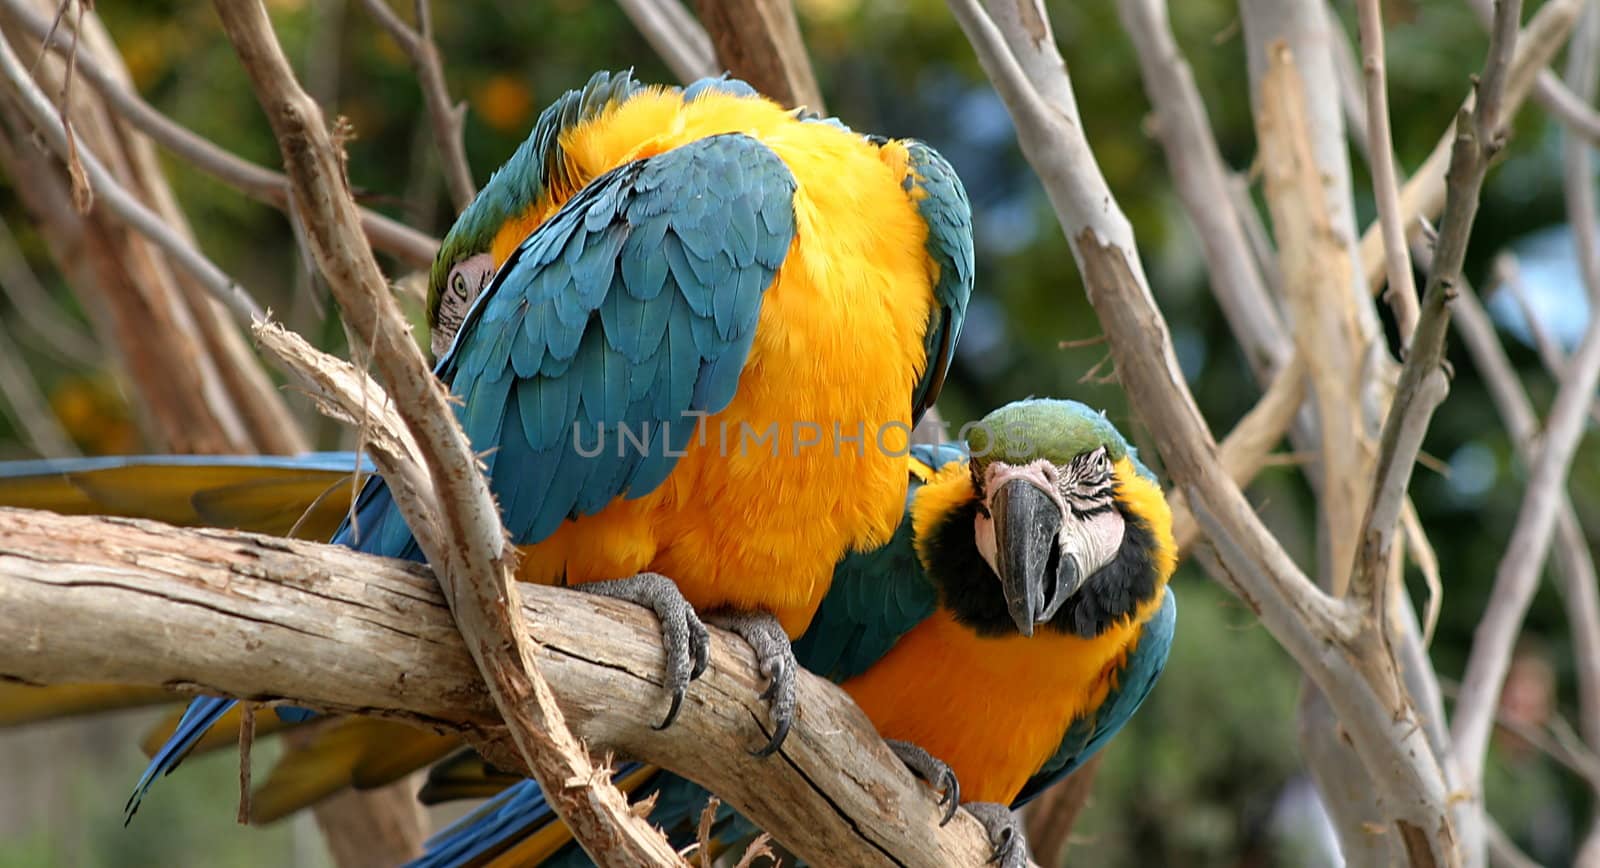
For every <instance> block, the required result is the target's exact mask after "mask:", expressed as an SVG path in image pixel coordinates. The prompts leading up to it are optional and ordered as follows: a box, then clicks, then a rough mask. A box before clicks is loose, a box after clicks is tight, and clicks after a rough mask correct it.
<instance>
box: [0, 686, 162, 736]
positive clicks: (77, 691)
mask: <svg viewBox="0 0 1600 868" xmlns="http://www.w3.org/2000/svg"><path fill="white" fill-rule="evenodd" d="M180 698H181V697H180V696H179V695H178V694H176V693H173V692H172V691H170V690H163V689H162V688H159V687H128V686H125V685H121V684H52V685H50V686H47V687H34V686H31V685H25V684H13V683H10V682H0V727H8V726H22V725H23V724H27V723H36V722H39V721H43V720H54V719H56V718H61V717H77V716H79V715H84V714H94V713H97V712H102V711H115V710H117V709H121V708H139V707H142V706H146V705H160V704H161V703H163V702H175V701H177V700H179V699H180Z"/></svg>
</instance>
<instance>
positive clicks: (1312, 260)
mask: <svg viewBox="0 0 1600 868" xmlns="http://www.w3.org/2000/svg"><path fill="white" fill-rule="evenodd" d="M1259 82H1260V84H1259V89H1258V93H1257V96H1256V112H1255V115H1256V140H1257V143H1258V146H1259V148H1260V152H1259V159H1260V164H1261V171H1262V178H1263V182H1264V186H1265V189H1266V198H1267V205H1268V209H1269V210H1270V212H1271V214H1272V224H1273V229H1274V230H1275V231H1274V234H1275V236H1276V238H1277V241H1278V260H1279V265H1280V269H1281V271H1282V273H1283V287H1282V290H1283V294H1284V296H1285V298H1286V300H1287V302H1288V307H1289V314H1290V319H1291V320H1292V321H1293V323H1294V332H1293V333H1294V342H1295V347H1296V349H1297V350H1298V351H1299V355H1300V357H1301V358H1302V359H1304V360H1305V362H1306V368H1307V370H1308V372H1309V373H1310V378H1311V395H1312V398H1313V399H1314V403H1315V406H1316V411H1317V413H1316V417H1317V422H1318V436H1317V438H1316V442H1317V443H1318V444H1319V448H1318V450H1317V455H1318V464H1319V467H1320V478H1321V480H1322V486H1321V494H1322V496H1321V497H1320V498H1319V499H1318V509H1319V511H1320V514H1321V515H1320V525H1321V527H1322V535H1323V548H1324V551H1325V553H1326V554H1325V557H1326V561H1325V565H1324V569H1325V570H1326V578H1325V579H1324V585H1325V586H1327V587H1331V588H1332V589H1333V590H1334V593H1336V594H1337V593H1341V592H1342V591H1343V589H1344V577H1345V576H1347V575H1348V574H1349V570H1350V564H1351V563H1352V561H1353V560H1354V552H1355V548H1356V539H1357V537H1356V530H1357V526H1358V525H1359V523H1360V521H1361V509H1362V504H1363V503H1364V502H1365V500H1366V496H1367V491H1366V486H1367V485H1368V480H1369V469H1368V467H1369V464H1370V461H1371V458H1370V456H1369V454H1368V452H1367V449H1366V448H1365V447H1366V444H1365V442H1364V441H1365V438H1366V430H1365V424H1364V421H1363V415H1364V414H1363V413H1362V412H1361V409H1362V400H1361V398H1362V386H1363V377H1362V375H1363V373H1365V372H1364V371H1363V367H1364V365H1363V359H1364V357H1365V356H1366V355H1367V347H1368V341H1367V340H1366V337H1365V335H1364V334H1363V333H1362V328H1361V310H1360V307H1361V306H1362V305H1364V304H1368V302H1367V300H1366V299H1365V298H1359V297H1357V296H1356V295H1355V294H1354V293H1352V292H1350V286H1351V285H1352V284H1351V281H1352V280H1353V274H1354V264H1353V263H1352V262H1351V261H1350V245H1349V244H1347V243H1345V241H1344V240H1343V239H1341V237H1340V235H1339V233H1338V231H1337V224H1336V222H1335V221H1336V219H1337V216H1336V215H1337V214H1338V213H1339V210H1338V209H1337V208H1335V207H1334V204H1335V203H1334V197H1333V196H1332V195H1330V193H1329V191H1328V189H1327V188H1328V183H1327V181H1326V180H1325V176H1324V173H1323V170H1322V169H1321V168H1319V166H1318V162H1317V160H1318V155H1317V151H1316V147H1315V140H1314V139H1313V137H1312V129H1313V127H1312V124H1313V121H1314V120H1315V117H1314V114H1313V113H1312V112H1311V111H1310V106H1309V104H1308V97H1307V91H1306V88H1305V80H1304V79H1303V78H1302V77H1301V75H1300V73H1299V70H1298V68H1297V65H1296V58H1294V57H1293V55H1292V54H1291V52H1290V49H1289V47H1288V44H1287V43H1285V42H1275V43H1273V44H1272V45H1270V46H1268V47H1267V52H1266V69H1265V70H1264V71H1262V72H1261V74H1260V75H1259Z"/></svg>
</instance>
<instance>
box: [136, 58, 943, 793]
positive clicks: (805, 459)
mask: <svg viewBox="0 0 1600 868" xmlns="http://www.w3.org/2000/svg"><path fill="white" fill-rule="evenodd" d="M972 272H973V265H972V240H971V215H970V209H969V207H968V204H967V200H966V194H965V192H964V191H963V190H962V187H961V184H960V181H959V180H958V179H957V177H956V175H955V173H954V172H953V171H952V170H951V168H950V166H949V165H948V164H947V163H946V162H945V161H944V160H943V158H941V157H940V156H939V155H938V154H937V153H936V152H934V151H933V150H932V149H931V148H929V147H927V146H926V145H924V144H922V143H920V142H917V141H913V140H890V139H885V138H882V137H878V136H864V135H861V134H858V133H855V132H853V131H851V130H850V129H848V128H847V127H845V126H844V125H843V124H841V123H839V122H838V121H834V120H827V119H821V118H818V117H815V116H813V115H810V114H808V113H807V112H805V111H804V110H801V111H789V110H785V109H783V108H781V107H779V106H778V105H777V104H775V103H773V102H771V101H770V100H767V99H764V98H762V97H760V96H759V95H758V94H756V93H755V92H754V91H753V90H752V89H751V88H750V87H749V86H748V85H746V84H744V83H743V82H739V81H733V80H729V79H726V78H719V79H706V80H703V81H700V82H698V83H696V84H694V85H691V86H689V87H687V88H676V87H649V86H644V85H641V84H640V83H638V82H637V81H635V80H634V79H633V78H632V76H631V75H630V74H626V73H623V74H608V73H600V74H597V75H596V76H594V77H593V78H592V79H591V80H590V81H589V83H588V84H587V85H586V86H585V87H584V88H582V89H581V90H576V91H571V92H568V93H567V94H566V95H564V96H563V97H562V98H561V99H559V100H558V101H557V102H556V103H555V104H554V105H552V106H551V107H550V108H549V109H547V110H546V111H545V112H544V113H543V114H542V115H541V117H540V119H539V121H538V123H537V124H536V125H535V127H534V130H533V132H532V133H531V134H530V136H529V137H528V139H527V141H525V142H524V143H523V144H522V146H521V147H520V148H518V150H517V152H516V153H515V154H514V155H513V156H512V157H511V159H510V160H509V161H508V162H507V163H506V164H505V165H504V166H502V167H501V168H500V169H499V170H498V171H497V172H496V173H495V174H494V176H493V178H491V180H490V181H489V183H488V184H487V185H486V186H485V187H484V189H483V190H482V191H481V192H480V193H479V194H478V196H477V197H476V198H475V199H474V200H473V202H472V203H471V204H469V205H468V206H467V208H466V210H465V211H464V212H463V213H462V214H461V215H460V217H459V218H458V219H457V221H456V223H455V225H454V226H453V227H452V228H451V229H450V232H449V233H448V234H447V235H446V237H445V239H444V241H443V244H442V246H441V249H440V252H439V255H438V258H437V259H436V261H435V263H434V267H433V269H432V273H431V278H430V285H429V298H430V305H429V311H430V324H432V325H434V326H435V329H436V333H435V335H434V341H435V344H434V347H435V350H436V352H438V354H439V362H438V365H437V367H436V369H435V373H436V374H437V375H438V376H439V378H440V379H441V380H442V381H443V382H444V383H445V384H446V385H447V386H448V387H449V389H450V391H451V393H452V394H453V395H454V396H455V397H456V398H458V399H459V400H460V404H459V405H458V408H457V417H458V419H459V420H460V422H461V424H462V426H463V428H464V429H465V431H466V434H467V436H468V438H469V439H470V441H471V443H472V445H473V447H474V448H475V450H476V451H477V452H478V453H479V454H480V455H482V456H483V462H484V464H485V467H486V470H487V473H488V476H489V483H490V489H491V491H492V492H493V493H494V495H495V497H496V499H497V501H498V503H499V507H500V510H501V517H502V519H503V521H504V523H505V526H506V528H507V530H508V531H509V532H510V534H511V537H512V540H513V542H514V543H515V544H517V545H518V546H519V548H520V550H521V557H520V559H519V572H518V578H519V579H521V580H523V581H531V582H541V583H547V584H550V583H563V584H568V585H574V586H581V587H583V588H584V589H585V590H589V591H592V592H595V593H603V594H607V595H610V596H614V597H619V598H622V599H627V600H631V601H633V602H635V603H639V604H641V605H645V606H648V607H649V608H651V609H653V610H654V611H655V612H656V614H657V615H658V616H659V617H660V620H661V624H662V636H663V644H664V646H665V649H666V652H667V658H668V665H667V678H666V688H667V690H668V692H669V694H670V699H671V704H670V708H669V710H668V711H667V713H666V716H665V720H664V721H663V724H662V725H663V726H665V725H667V724H669V723H670V722H671V721H672V720H673V718H674V717H675V716H676V715H677V712H678V709H679V708H680V705H681V702H682V699H683V695H684V692H685V690H686V689H687V686H688V683H689V682H690V681H691V680H692V679H693V678H695V677H696V676H697V675H698V674H699V673H700V671H701V670H703V668H704V666H705V654H706V641H707V638H706V632H705V628H704V626H703V625H702V624H701V621H700V618H699V616H698V615H697V614H696V612H697V610H699V611H706V612H708V613H710V615H709V617H712V618H714V619H715V620H716V621H717V622H718V623H721V624H722V625H723V626H726V627H728V628H730V629H732V630H734V631H735V632H737V633H738V634H740V635H741V636H743V637H744V638H745V639H746V641H748V642H749V643H750V644H751V646H752V648H753V649H754V650H755V652H756V657H757V660H758V661H759V664H760V667H761V670H762V672H763V674H764V675H765V676H766V677H767V678H768V679H770V681H771V686H770V688H769V689H768V691H767V694H766V696H768V697H769V698H770V700H771V708H772V724H773V725H772V730H771V735H770V737H769V739H768V742H767V745H766V747H765V748H763V749H762V751H763V752H764V753H770V752H772V751H773V750H776V749H777V747H778V745H779V744H781V743H782V741H783V738H784V736H785V734H786V733H787V732H788V727H789V724H790V721H791V720H792V717H793V713H794V707H793V706H794V688H793V683H794V672H795V669H796V664H795V662H794V655H793V651H792V650H791V648H790V638H791V637H794V636H798V635H799V634H800V633H801V632H802V631H803V630H804V629H805V627H806V626H807V624H808V623H809V622H810V619H811V616H812V614H813V613H814V612H815V610H816V608H817V606H818V605H819V604H820V603H821V601H822V598H823V596H824V595H825V594H826V593H827V589H828V585H829V582H830V579H831V577H832V571H833V566H834V564H836V563H837V562H838V561H839V559H840V558H841V557H843V556H844V555H845V554H847V553H848V552H851V551H857V550H867V549H871V548H874V547H876V546H878V545H881V544H882V543H883V542H884V541H885V540H886V539H888V537H889V536H890V534H892V533H893V531H894V528H895V526H896V524H897V523H898V522H899V519H900V511H901V505H902V503H903V500H904V496H905V490H906V481H905V475H904V473H903V470H902V466H901V459H899V458H897V457H895V455H894V451H895V449H896V445H895V444H896V443H899V444H901V445H903V444H904V443H905V440H906V439H907V437H909V433H910V430H911V426H912V425H913V424H915V422H916V420H917V418H918V417H919V416H920V414H921V413H922V412H923V411H924V410H925V409H926V408H927V407H929V406H931V404H932V402H933V400H934V398H935V397H936V396H937V394H938V392H939V389H940V386H941V384H942V382H943V379H944V376H945V372H946V370H947V369H948V366H949V363H950V358H951V353H952V350H953V346H954V343H955V340H956V337H957V335H958V334H959V331H960V328H961V322H962V318H963V315H964V311H965V308H966V303H967V298H968V295H969V293H970V291H971V286H972V277H973V273H972ZM355 519H356V520H355V521H352V522H347V523H346V524H345V525H344V526H343V527H341V528H340V530H339V531H338V532H337V533H336V534H335V535H334V542H339V543H344V544H346V545H350V546H352V547H354V548H356V549H358V550H361V551H365V552H370V553H374V554H380V555H386V556H390V557H402V558H412V559H418V560H420V559H421V557H422V556H421V553H420V552H419V551H418V549H417V545H416V541H415V540H414V539H413V538H412V536H411V533H410V530H409V529H408V528H407V527H406V526H405V522H404V520H403V519H402V517H401V516H400V513H399V511H398V510H397V509H396V508H395V505H394V503H393V501H392V499H391V497H390V493H389V490H388V489H387V487H386V486H385V485H384V483H383V481H382V479H381V478H377V477H373V478H372V479H370V480H369V481H368V482H367V483H366V486H365V487H364V489H363V490H362V491H361V493H360V495H359V496H358V497H357V500H356V504H355ZM357 528H359V533H358V532H357ZM663 577H666V578H663ZM668 579H670V581H669V580H668ZM232 705H233V702H232V700H226V699H216V698H203V699H199V700H196V701H195V702H194V703H192V704H191V705H190V707H189V710H188V712H187V713H186V714H185V715H184V717H183V719H182V721H181V722H180V724H179V725H178V727H177V729H176V731H175V733H174V735H173V737H172V739H171V740H170V741H169V742H168V743H167V744H166V745H165V746H163V748H162V749H161V750H160V751H158V752H157V754H156V756H155V757H154V758H153V759H152V761H151V764H150V767H149V769H148V770H147V772H146V774H145V776H144V777H143V778H142V779H141V780H140V782H139V784H138V785H137V787H136V788H135V792H134V794H133V796H132V798H131V799H130V800H129V804H128V812H129V815H130V816H131V814H132V812H133V810H135V809H136V808H137V805H138V802H139V800H140V799H141V798H142V797H143V795H144V793H145V792H146V791H147V790H148V789H149V787H150V785H151V784H152V783H153V782H154V780H155V779H156V778H157V777H159V776H160V775H162V774H165V773H168V772H170V771H171V770H172V769H173V768H174V767H175V766H176V765H177V763H178V762H179V761H181V759H182V758H183V756H184V755H185V754H187V753H188V751H189V750H190V748H191V747H192V745H193V743H194V741H195V740H196V739H198V738H199V737H201V736H202V735H203V734H204V733H205V732H206V731H207V730H208V729H209V728H210V727H211V726H212V725H213V724H214V723H215V722H216V721H217V720H218V719H220V717H221V716H222V715H223V714H224V713H226V711H227V710H228V709H229V708H230V707H231V706H232Z"/></svg>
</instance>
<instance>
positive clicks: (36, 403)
mask: <svg viewBox="0 0 1600 868" xmlns="http://www.w3.org/2000/svg"><path fill="white" fill-rule="evenodd" d="M0 396H3V397H4V398H5V401H6V403H7V404H9V405H10V407H11V418H12V421H13V422H15V423H16V428H17V431H18V432H19V433H21V434H22V436H23V437H24V438H25V439H26V440H27V441H28V445H29V446H30V447H32V448H33V451H34V452H37V453H38V454H39V455H40V457H43V458H58V457H66V456H73V455H81V454H82V453H81V452H79V451H78V447H77V445H76V444H74V443H73V442H72V438H71V437H70V436H68V434H67V432H66V431H65V430H63V429H62V427H61V423H60V422H59V421H57V419H56V414H55V411H53V410H51V409H50V402H49V401H47V400H46V399H45V397H44V394H43V393H42V392H40V391H39V383H38V381H37V380H35V379H34V377H33V372H32V371H30V370H28V364H27V362H26V361H24V360H23V358H22V355H21V354H20V353H19V352H17V346H16V344H14V343H12V341H11V335H10V334H8V333H7V331H6V328H5V326H4V324H0Z"/></svg>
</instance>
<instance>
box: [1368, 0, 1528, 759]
mask: <svg viewBox="0 0 1600 868" xmlns="http://www.w3.org/2000/svg"><path fill="white" fill-rule="evenodd" d="M1521 14H1522V3H1521V2H1520V0H1501V2H1500V3H1499V5H1498V6H1496V7H1495V16H1496V17H1495V27H1494V30H1493V32H1492V33H1491V35H1490V38H1489V49H1488V57H1487V59H1486V60H1485V61H1484V66H1483V76H1482V78H1481V79H1480V80H1479V82H1478V84H1477V87H1476V99H1475V100H1469V101H1468V102H1469V103H1474V105H1473V106H1471V107H1465V108H1463V109H1462V110H1461V111H1460V112H1459V113H1457V115H1456V123H1455V131H1456V138H1455V144H1454V147H1453V149H1452V153H1451V157H1450V170H1449V172H1448V173H1447V178H1448V190H1447V192H1446V199H1445V207H1444V219H1443V222H1442V224H1441V227H1440V230H1439V240H1438V243H1437V245H1436V248H1435V253H1434V256H1433V268H1432V269H1431V270H1430V271H1429V273H1428V282H1427V288H1426V289H1425V290H1424V293H1423V299H1422V310H1421V314H1420V318H1419V322H1418V326H1417V331H1416V333H1415V335H1414V336H1413V339H1412V342H1411V350H1410V352H1409V353H1408V354H1407V356H1406V360H1405V364H1404V366H1403V367H1402V368H1401V370H1400V383H1399V385H1398V386H1396V387H1395V395H1394V400H1393V402H1392V403H1391V405H1390V410H1389V416H1388V418H1387V419H1386V420H1385V421H1384V426H1383V439H1382V441H1381V443H1380V448H1379V453H1378V466H1377V474H1376V477H1375V484H1374V487H1373V489H1372V499H1371V501H1370V502H1369V503H1368V506H1367V510H1366V517H1365V519H1364V521H1363V522H1362V527H1361V534H1360V537H1359V539H1360V540H1361V554H1360V557H1359V558H1358V559H1357V563H1356V569H1355V573H1354V575H1352V576H1351V592H1352V593H1353V594H1355V595H1357V596H1358V597H1361V598H1364V599H1365V600H1366V601H1367V605H1368V606H1369V607H1370V608H1371V610H1372V611H1373V612H1376V613H1380V614H1381V611H1382V608H1381V607H1382V605H1383V596H1382V594H1383V592H1384V590H1385V589H1386V587H1387V584H1388V583H1387V581H1386V577H1387V574H1388V569H1389V558H1390V557H1391V556H1392V554H1393V546H1394V540H1395V529H1396V527H1397V523H1398V521H1399V518H1400V511H1401V509H1402V506H1403V504H1404V502H1405V496H1406V490H1407V489H1408V488H1409V487H1410V484H1411V473H1412V470H1413V469H1414V468H1415V466H1416V461H1417V453H1418V452H1420V451H1421V449H1422V437H1423V435H1424V434H1425V433H1426V431H1427V426H1428V422H1429V420H1430V419H1432V417H1433V411H1434V410H1435V409H1437V408H1438V406H1439V403H1440V402H1442V401H1443V400H1444V396H1445V394H1446V393H1447V392H1448V383H1447V379H1446V377H1445V374H1444V369H1443V367H1442V365H1443V362H1444V349H1445V333H1446V330H1447V329H1448V328H1449V325H1450V310H1449V303H1450V299H1451V298H1452V297H1453V296H1454V294H1455V284H1456V283H1457V282H1458V281H1459V280H1460V279H1461V266H1462V263H1463V262H1465V261H1466V255H1467V244H1468V241H1469V240H1470V236H1471V234H1472V224H1473V220H1474V219H1475V218H1476V217H1477V213H1478V199H1479V194H1480V193H1481V192H1482V189H1483V179H1484V177H1485V176H1486V175H1487V174H1488V171H1489V164H1490V162H1491V161H1492V160H1493V159H1494V157H1495V156H1496V155H1497V154H1498V153H1499V152H1500V149H1501V148H1502V147H1504V145H1505V128H1504V127H1503V125H1502V116H1501V115H1502V109H1503V105H1504V103H1503V100H1504V97H1505V90H1506V80H1507V78H1508V76H1509V75H1510V69H1511V63H1512V57H1513V55H1514V53H1515V51H1516V46H1517V39H1518V30H1517V24H1518V22H1519V21H1520V20H1521ZM1374 122H1375V123H1376V121H1374ZM1469 779H1470V776H1469Z"/></svg>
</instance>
